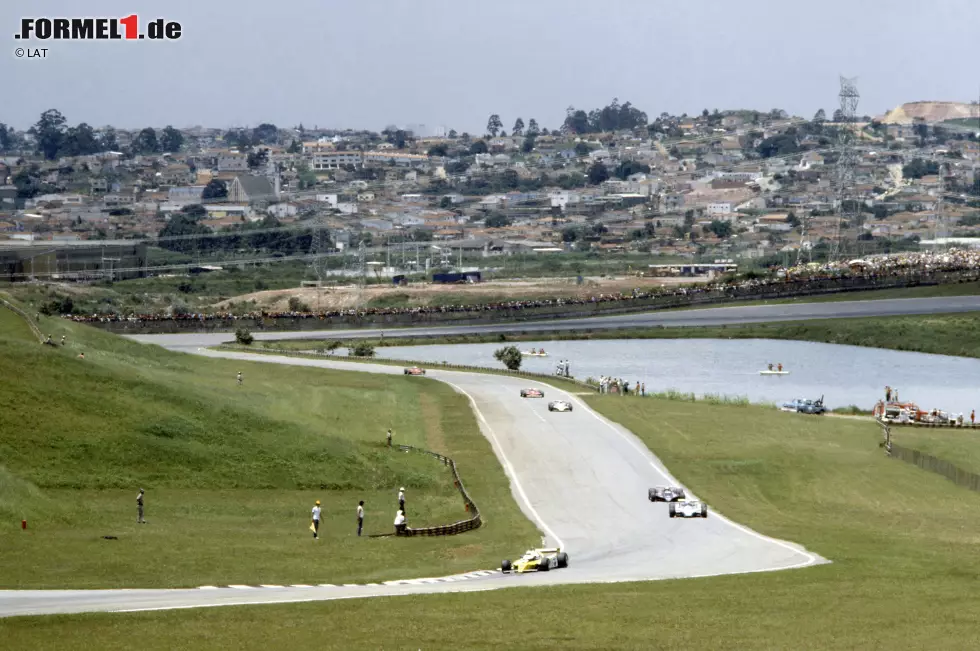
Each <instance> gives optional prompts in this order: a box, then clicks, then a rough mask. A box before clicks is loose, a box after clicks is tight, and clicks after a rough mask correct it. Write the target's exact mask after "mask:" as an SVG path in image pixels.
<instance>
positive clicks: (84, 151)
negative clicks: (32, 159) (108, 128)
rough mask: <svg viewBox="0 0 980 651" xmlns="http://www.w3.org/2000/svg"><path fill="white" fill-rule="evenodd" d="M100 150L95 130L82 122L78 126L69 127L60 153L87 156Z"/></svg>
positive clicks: (62, 154)
mask: <svg viewBox="0 0 980 651" xmlns="http://www.w3.org/2000/svg"><path fill="white" fill-rule="evenodd" d="M99 150H100V147H99V141H98V139H97V138H96V137H95V131H94V130H93V129H92V127H90V126H89V125H87V124H85V123H84V122H82V123H81V124H79V125H78V126H76V127H69V128H68V130H67V131H66V132H65V136H64V138H63V139H62V141H61V147H60V148H59V150H58V154H59V155H61V156H87V155H89V154H94V153H96V152H97V151H99Z"/></svg>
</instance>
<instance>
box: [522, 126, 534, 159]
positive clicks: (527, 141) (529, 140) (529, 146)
mask: <svg viewBox="0 0 980 651" xmlns="http://www.w3.org/2000/svg"><path fill="white" fill-rule="evenodd" d="M534 142H535V137H534V134H533V133H531V131H528V134H527V137H526V138H524V142H522V143H521V152H523V153H525V154H530V153H531V152H532V151H534Z"/></svg>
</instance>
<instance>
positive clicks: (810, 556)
mask: <svg viewBox="0 0 980 651" xmlns="http://www.w3.org/2000/svg"><path fill="white" fill-rule="evenodd" d="M565 393H566V394H567V395H568V397H569V398H571V399H572V400H574V401H575V402H577V403H578V404H579V405H580V406H581V407H582V408H583V409H585V411H586V412H588V413H589V414H591V415H592V417H593V418H595V419H596V420H598V421H599V422H600V423H602V424H603V425H605V426H606V427H608V428H609V429H611V430H612V431H614V432H616V434H618V435H619V436H620V438H622V439H623V440H624V441H626V442H627V443H629V444H630V446H632V447H633V449H635V450H636V451H637V452H639V453H640V454H641V455H642V456H643V457H644V458H645V459H646V460H647V462H649V464H650V467H651V468H653V469H654V470H656V471H657V473H658V474H659V475H660V476H661V477H663V478H664V479H665V480H666V481H667V482H673V483H675V484H679V483H680V482H678V481H677V478H676V477H672V476H671V475H670V474H669V473H668V472H664V470H663V469H661V468H660V466H658V465H657V464H656V463H654V462H653V461H652V460H651V459H650V457H649V456H648V455H650V454H653V452H652V451H651V450H650V449H649V448H646V449H645V450H644V449H643V448H641V447H640V446H639V444H638V443H637V442H636V441H635V440H633V438H630V437H629V436H627V435H626V434H624V433H623V432H622V430H620V429H619V428H618V427H616V426H615V425H614V424H613V423H611V422H610V421H608V420H607V419H606V418H604V417H602V416H600V415H599V414H598V413H597V412H596V411H595V410H594V409H592V408H591V407H589V406H588V405H587V404H585V403H584V402H582V401H581V400H579V399H578V398H575V397H573V396H572V395H571V394H568V393H567V392H565ZM691 497H695V498H696V497H697V496H696V495H694V494H693V493H692V494H691ZM712 511H714V509H712ZM714 514H715V517H716V518H718V519H719V520H721V521H722V522H725V523H727V524H729V525H731V526H732V527H734V528H736V529H738V530H739V531H741V532H742V533H746V534H748V535H750V536H754V537H755V538H758V539H759V540H762V541H765V542H769V543H772V544H774V545H777V546H778V547H782V548H783V549H786V550H789V551H791V552H793V553H794V554H799V555H801V556H804V557H806V558H807V561H806V562H804V563H799V564H796V565H791V566H788V567H781V568H779V569H787V570H788V569H794V568H797V567H805V566H807V565H812V564H814V563H817V557H816V556H815V555H814V554H811V553H810V552H808V551H805V550H803V549H799V548H798V546H794V545H793V544H790V543H788V542H786V541H783V540H777V539H776V538H772V537H770V536H766V535H764V534H761V533H759V532H757V531H753V530H751V529H749V528H748V527H745V526H743V525H741V524H738V523H737V522H734V521H732V520H729V519H728V518H726V517H725V516H724V515H722V514H721V513H719V512H718V511H714ZM824 560H827V559H824ZM828 562H830V561H828ZM755 571H765V570H755Z"/></svg>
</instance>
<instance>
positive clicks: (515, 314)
mask: <svg viewBox="0 0 980 651" xmlns="http://www.w3.org/2000/svg"><path fill="white" fill-rule="evenodd" d="M977 280H980V272H978V271H975V270H970V271H956V272H953V271H950V272H931V273H909V274H904V275H895V276H885V277H863V276H861V277H840V278H825V279H819V280H806V281H791V282H773V283H771V284H767V285H757V286H753V287H745V288H738V287H725V288H721V289H711V290H708V291H696V292H692V293H689V294H687V295H675V294H664V295H657V296H650V297H645V298H636V299H629V298H628V299H622V300H616V301H596V302H591V301H589V302H585V303H572V304H563V305H547V306H539V307H535V306H528V307H522V306H513V307H508V308H504V309H483V308H479V307H476V308H475V309H472V310H467V311H460V312H439V311H435V310H434V311H431V312H413V313H398V314H354V315H339V316H330V317H323V316H318V315H309V316H297V317H286V316H284V317H261V318H253V317H241V318H238V317H235V318H211V319H195V318H192V317H191V318H186V319H176V320H172V319H161V320H153V321H129V320H119V321H91V322H86V323H88V324H89V325H92V326H95V327H97V328H100V329H103V330H108V331H110V332H115V333H119V334H130V333H140V334H169V333H177V332H232V331H234V330H235V329H236V328H249V329H250V330H254V331H259V332H263V331H264V332H270V331H271V332H277V331H296V330H332V329H345V328H363V327H371V326H374V327H378V328H386V327H399V326H413V325H414V326H417V325H437V324H438V325H458V324H465V325H478V324H481V323H500V322H516V323H520V322H521V321H541V320H548V319H570V318H584V317H593V316H605V315H616V314H629V313H634V312H649V311H656V310H666V309H673V308H679V307H695V306H704V305H715V304H723V303H738V302H745V301H758V300H779V299H785V298H797V297H802V296H821V295H827V294H838V293H846V292H854V291H865V290H879V289H896V288H904V287H916V286H929V285H940V284H952V283H964V282H974V281H977Z"/></svg>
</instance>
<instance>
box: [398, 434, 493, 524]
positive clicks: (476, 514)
mask: <svg viewBox="0 0 980 651" xmlns="http://www.w3.org/2000/svg"><path fill="white" fill-rule="evenodd" d="M398 448H399V449H401V450H404V451H411V452H418V453H420V454H428V455H429V456H432V457H435V458H436V459H438V460H439V461H441V462H442V463H444V464H445V465H447V466H449V468H450V470H452V473H453V484H454V485H455V486H456V489H457V490H459V494H460V495H462V496H463V505H464V506H465V507H466V511H467V513H472V514H473V515H472V516H471V517H469V518H467V519H465V520H460V521H458V522H453V523H452V524H443V525H437V526H434V527H421V528H419V529H412V528H409V527H405V530H404V531H396V532H395V535H396V536H454V535H456V534H460V533H465V532H467V531H473V530H474V529H479V528H480V527H481V526H482V525H483V518H482V516H480V509H479V508H477V506H476V502H474V501H473V500H472V499H471V498H470V495H469V493H467V492H466V487H465V486H463V480H461V479H460V478H459V472H458V471H457V470H456V462H455V461H453V460H452V459H451V458H449V457H447V456H445V455H443V454H439V453H438V452H432V451H430V450H423V449H422V448H417V447H414V446H412V445H399V446H398Z"/></svg>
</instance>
